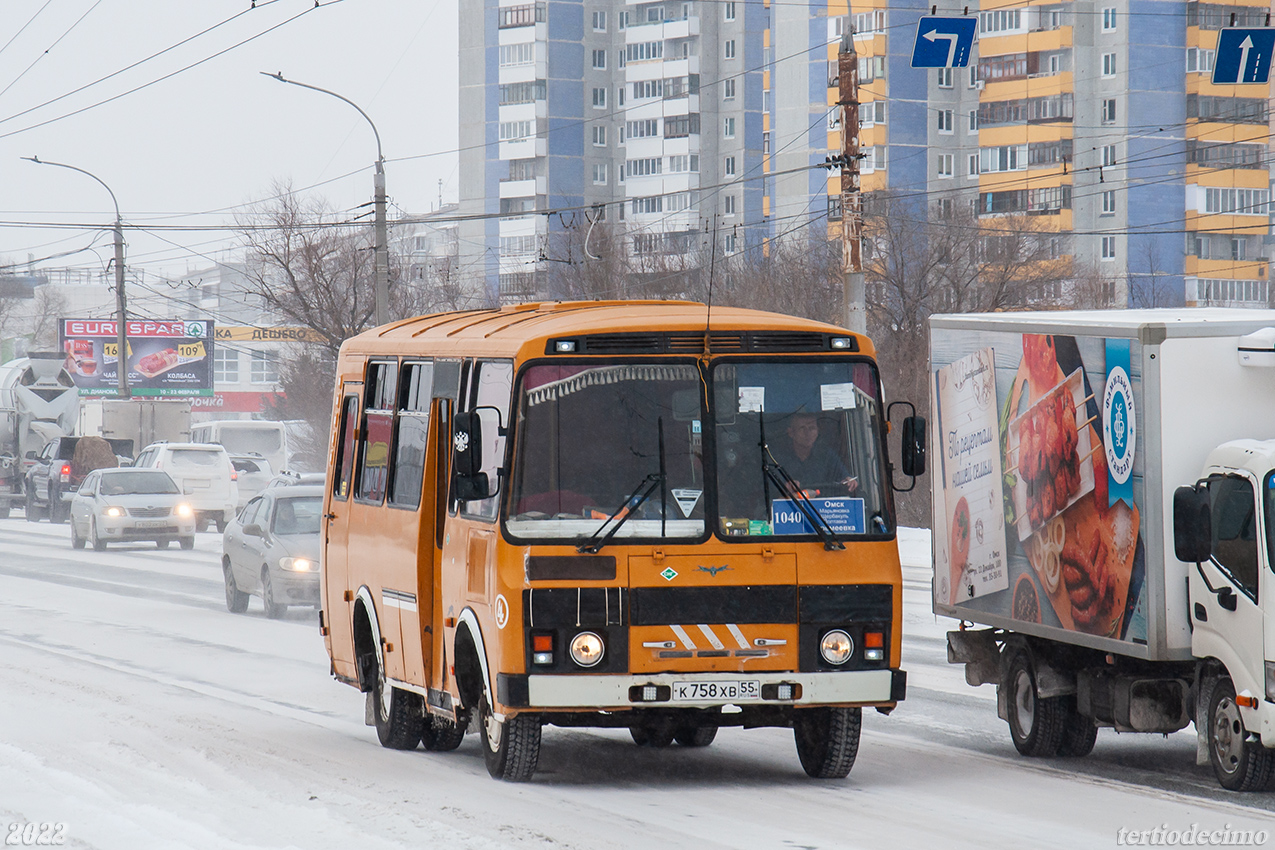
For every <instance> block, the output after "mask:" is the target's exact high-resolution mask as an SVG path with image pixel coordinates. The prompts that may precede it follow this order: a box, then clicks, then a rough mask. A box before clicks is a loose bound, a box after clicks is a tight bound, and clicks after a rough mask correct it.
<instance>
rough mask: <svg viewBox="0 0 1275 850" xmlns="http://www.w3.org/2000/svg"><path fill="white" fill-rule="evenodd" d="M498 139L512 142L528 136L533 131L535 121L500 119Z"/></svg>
mask: <svg viewBox="0 0 1275 850" xmlns="http://www.w3.org/2000/svg"><path fill="white" fill-rule="evenodd" d="M499 132H500V141H502V142H514V141H518V140H519V139H526V138H529V137H530V136H531V135H532V134H533V133H534V132H535V122H533V121H502V122H500V128H499Z"/></svg>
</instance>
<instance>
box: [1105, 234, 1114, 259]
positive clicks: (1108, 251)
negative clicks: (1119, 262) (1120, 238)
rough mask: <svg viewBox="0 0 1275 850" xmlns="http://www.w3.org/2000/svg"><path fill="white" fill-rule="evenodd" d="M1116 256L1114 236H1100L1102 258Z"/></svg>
mask: <svg viewBox="0 0 1275 850" xmlns="http://www.w3.org/2000/svg"><path fill="white" fill-rule="evenodd" d="M1115 258H1116V237H1114V236H1104V237H1102V259H1103V260H1114V259H1115Z"/></svg>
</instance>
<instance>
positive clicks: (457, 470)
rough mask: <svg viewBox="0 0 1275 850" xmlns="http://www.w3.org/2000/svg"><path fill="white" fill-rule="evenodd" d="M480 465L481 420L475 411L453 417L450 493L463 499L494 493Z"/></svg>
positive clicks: (481, 457)
mask: <svg viewBox="0 0 1275 850" xmlns="http://www.w3.org/2000/svg"><path fill="white" fill-rule="evenodd" d="M482 468H483V423H482V419H481V418H480V417H479V415H478V411H476V410H470V411H466V412H465V413H457V414H456V415H455V416H454V417H453V419H452V496H453V497H454V498H456V499H459V500H460V501H462V502H468V501H473V500H475V499H486V498H488V497H490V496H492V495H493V493H492V492H491V482H490V481H489V480H488V478H487V473H485V472H483V471H482Z"/></svg>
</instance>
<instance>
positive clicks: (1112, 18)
mask: <svg viewBox="0 0 1275 850" xmlns="http://www.w3.org/2000/svg"><path fill="white" fill-rule="evenodd" d="M1115 29H1116V10H1115V9H1114V8H1107V9H1103V10H1102V31H1103V32H1115Z"/></svg>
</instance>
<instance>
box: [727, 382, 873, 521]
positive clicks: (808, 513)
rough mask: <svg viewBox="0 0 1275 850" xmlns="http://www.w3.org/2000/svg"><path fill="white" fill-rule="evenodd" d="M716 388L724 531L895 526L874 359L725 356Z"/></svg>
mask: <svg viewBox="0 0 1275 850" xmlns="http://www.w3.org/2000/svg"><path fill="white" fill-rule="evenodd" d="M713 386H714V411H713V413H714V436H715V442H716V447H717V448H716V454H717V485H716V493H717V506H718V517H719V518H718V522H719V529H718V530H719V533H720V534H722V535H723V536H729V537H740V536H747V537H782V536H793V535H814V534H817V533H819V534H821V535H822V534H823V533H826V532H831V533H832V534H834V535H836V536H845V535H853V534H886V533H889V532H890V531H892V527H891V525H892V521H891V519H890V518H889V515H888V509H887V505H888V502H887V500H886V492H885V481H884V463H883V458H882V456H881V451H882V449H881V447H882V440H881V430H880V417H879V408H880V395H879V392H878V389H877V379H876V374H875V372H874V371H873V368H872V366H871V365H870V364H868V363H866V362H863V361H851V360H835V361H830V360H824V361H819V362H814V361H804V362H803V361H794V360H783V361H772V362H755V361H753V362H735V363H729V362H728V363H719V364H718V365H717V366H716V367H715V368H714V370H713Z"/></svg>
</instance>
